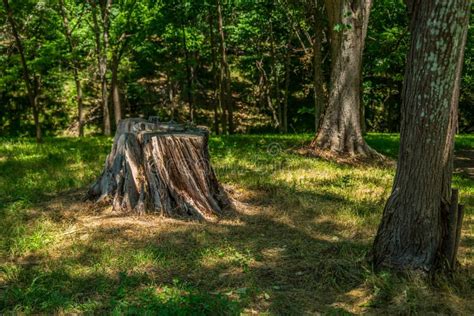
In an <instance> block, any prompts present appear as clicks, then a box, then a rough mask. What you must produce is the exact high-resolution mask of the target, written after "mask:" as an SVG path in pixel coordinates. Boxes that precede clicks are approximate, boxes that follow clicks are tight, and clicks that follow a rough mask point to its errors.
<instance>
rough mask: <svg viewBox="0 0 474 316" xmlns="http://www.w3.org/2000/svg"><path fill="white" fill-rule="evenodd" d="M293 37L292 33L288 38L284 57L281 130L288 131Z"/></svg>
mask: <svg viewBox="0 0 474 316" xmlns="http://www.w3.org/2000/svg"><path fill="white" fill-rule="evenodd" d="M292 39H293V33H291V35H290V37H289V38H288V43H287V45H286V57H285V94H284V96H283V111H282V112H283V113H282V115H283V119H282V132H283V133H285V134H286V133H288V96H289V92H290V91H289V89H290V72H291V70H290V62H291V49H292V47H291V40H292Z"/></svg>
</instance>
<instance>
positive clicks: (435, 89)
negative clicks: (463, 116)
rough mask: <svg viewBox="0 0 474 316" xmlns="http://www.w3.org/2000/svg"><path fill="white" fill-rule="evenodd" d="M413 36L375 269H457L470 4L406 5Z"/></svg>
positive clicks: (462, 0)
mask: <svg viewBox="0 0 474 316" xmlns="http://www.w3.org/2000/svg"><path fill="white" fill-rule="evenodd" d="M408 9H409V12H410V14H411V25H410V32H411V34H412V38H411V44H410V50H409V53H408V58H407V66H406V72H405V79H404V86H403V95H402V99H403V101H402V123H401V135H400V142H401V143H400V154H399V159H398V166H397V173H396V176H395V181H394V185H393V191H392V194H391V196H390V198H389V199H388V201H387V204H386V206H385V209H384V213H383V217H382V222H381V224H380V227H379V230H378V233H377V236H376V238H375V241H374V248H373V253H374V263H375V265H376V266H377V267H389V268H395V269H398V270H424V271H432V270H434V269H436V268H437V267H440V266H441V267H446V266H448V267H449V268H454V266H455V262H456V261H455V258H456V250H457V247H458V245H459V239H460V230H461V223H462V207H460V206H459V205H458V201H457V196H458V192H457V190H452V189H451V176H452V170H453V147H454V134H455V129H456V122H457V106H458V96H459V78H460V75H461V65H462V60H463V50H464V46H465V40H466V31H467V27H468V19H469V9H470V1H469V0H434V1H421V0H416V1H415V0H412V1H408Z"/></svg>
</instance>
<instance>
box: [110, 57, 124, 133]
mask: <svg viewBox="0 0 474 316" xmlns="http://www.w3.org/2000/svg"><path fill="white" fill-rule="evenodd" d="M119 65H120V56H118V54H117V53H116V52H114V53H113V54H112V64H111V69H110V70H111V72H112V81H111V84H110V85H111V90H112V102H113V103H114V117H115V126H118V125H119V122H120V120H121V119H122V102H121V101H120V87H119V81H118V69H119Z"/></svg>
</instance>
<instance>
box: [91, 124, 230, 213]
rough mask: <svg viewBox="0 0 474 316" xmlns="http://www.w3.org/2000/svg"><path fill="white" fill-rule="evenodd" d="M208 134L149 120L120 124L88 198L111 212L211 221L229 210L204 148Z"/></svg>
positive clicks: (198, 130)
mask: <svg viewBox="0 0 474 316" xmlns="http://www.w3.org/2000/svg"><path fill="white" fill-rule="evenodd" d="M208 134H209V133H208V131H207V130H204V129H199V128H185V127H183V126H182V125H178V124H171V123H158V122H155V121H154V120H152V119H150V121H146V120H143V119H124V120H122V121H120V123H119V126H118V128H117V132H116V134H115V138H114V144H113V146H112V151H111V152H110V154H109V156H108V157H107V160H106V163H105V168H104V171H103V172H102V174H101V176H100V177H99V179H98V180H97V182H96V183H95V184H94V185H93V186H92V187H91V188H90V190H89V192H88V195H87V196H88V198H89V199H91V200H94V201H97V202H100V203H111V204H112V206H113V209H114V210H115V211H123V212H136V213H144V212H149V213H156V214H161V215H163V216H169V217H190V218H200V219H211V218H214V217H216V216H218V215H221V214H222V212H223V209H224V208H225V207H227V206H228V205H229V200H228V198H227V196H226V193H225V191H224V190H223V188H222V187H221V186H220V185H219V183H218V182H217V178H216V176H215V174H214V171H213V169H212V167H211V164H210V157H209V152H208V148H207V144H208Z"/></svg>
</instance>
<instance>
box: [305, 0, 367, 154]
mask: <svg viewBox="0 0 474 316" xmlns="http://www.w3.org/2000/svg"><path fill="white" fill-rule="evenodd" d="M371 5H372V0H352V1H347V0H326V11H327V13H328V18H329V29H330V32H331V56H332V64H331V68H332V69H331V84H330V92H329V102H328V108H327V110H326V113H325V116H324V119H323V123H322V125H321V129H320V131H319V133H318V134H317V136H316V138H315V139H314V140H313V143H312V145H313V146H314V147H316V148H319V149H323V150H329V151H332V152H335V153H338V154H349V155H361V156H371V155H372V154H374V153H375V152H374V151H373V150H372V149H371V148H370V147H369V146H368V145H367V143H366V142H365V140H364V138H363V137H362V129H361V124H360V106H361V104H360V93H361V91H360V87H361V80H362V77H361V74H362V71H361V67H362V52H363V50H364V41H365V36H366V33H367V24H368V21H369V12H370V7H371Z"/></svg>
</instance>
